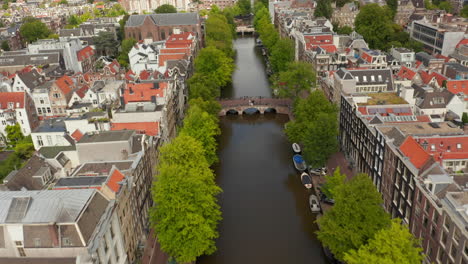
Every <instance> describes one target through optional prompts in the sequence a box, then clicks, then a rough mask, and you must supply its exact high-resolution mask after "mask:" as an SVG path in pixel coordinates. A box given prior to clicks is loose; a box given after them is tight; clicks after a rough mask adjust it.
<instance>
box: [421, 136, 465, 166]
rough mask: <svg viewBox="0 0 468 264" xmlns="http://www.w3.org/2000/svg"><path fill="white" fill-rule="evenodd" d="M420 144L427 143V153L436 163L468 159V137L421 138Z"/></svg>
mask: <svg viewBox="0 0 468 264" xmlns="http://www.w3.org/2000/svg"><path fill="white" fill-rule="evenodd" d="M418 141H419V144H424V143H427V148H426V151H427V152H428V153H430V154H432V155H433V157H434V159H435V160H436V161H441V160H444V159H468V137H467V136H459V137H430V138H419V140H418Z"/></svg>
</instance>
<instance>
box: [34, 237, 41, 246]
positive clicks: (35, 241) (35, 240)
mask: <svg viewBox="0 0 468 264" xmlns="http://www.w3.org/2000/svg"><path fill="white" fill-rule="evenodd" d="M34 246H35V247H41V239H40V238H35V239H34Z"/></svg>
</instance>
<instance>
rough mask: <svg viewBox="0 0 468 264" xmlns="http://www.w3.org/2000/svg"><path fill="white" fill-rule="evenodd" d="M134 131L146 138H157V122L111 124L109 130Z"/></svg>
mask: <svg viewBox="0 0 468 264" xmlns="http://www.w3.org/2000/svg"><path fill="white" fill-rule="evenodd" d="M124 129H131V130H136V131H138V132H139V133H144V134H145V135H148V136H157V135H158V133H159V122H157V121H152V122H134V123H112V127H111V130H113V131H115V130H124Z"/></svg>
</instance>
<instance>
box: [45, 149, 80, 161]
mask: <svg viewBox="0 0 468 264" xmlns="http://www.w3.org/2000/svg"><path fill="white" fill-rule="evenodd" d="M72 150H76V146H53V147H41V148H40V149H39V153H40V154H41V155H42V156H43V157H44V158H46V159H53V158H55V157H57V155H58V154H59V153H60V152H62V151H72Z"/></svg>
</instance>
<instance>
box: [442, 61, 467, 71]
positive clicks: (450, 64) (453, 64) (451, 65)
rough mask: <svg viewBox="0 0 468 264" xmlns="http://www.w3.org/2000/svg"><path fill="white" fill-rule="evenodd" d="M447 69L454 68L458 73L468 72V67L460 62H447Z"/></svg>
mask: <svg viewBox="0 0 468 264" xmlns="http://www.w3.org/2000/svg"><path fill="white" fill-rule="evenodd" d="M445 67H447V68H453V69H454V70H456V71H458V72H468V67H466V66H463V65H461V64H460V63H458V62H447V63H445Z"/></svg>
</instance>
